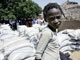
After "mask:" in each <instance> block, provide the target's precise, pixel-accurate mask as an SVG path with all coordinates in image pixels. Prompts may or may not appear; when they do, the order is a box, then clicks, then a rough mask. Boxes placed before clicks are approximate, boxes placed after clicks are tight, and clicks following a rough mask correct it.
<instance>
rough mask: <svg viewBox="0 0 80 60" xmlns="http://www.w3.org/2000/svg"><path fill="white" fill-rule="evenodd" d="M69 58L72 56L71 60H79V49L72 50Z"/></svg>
mask: <svg viewBox="0 0 80 60" xmlns="http://www.w3.org/2000/svg"><path fill="white" fill-rule="evenodd" d="M70 58H72V60H80V51H75V52H73V53H72V54H71V56H70Z"/></svg>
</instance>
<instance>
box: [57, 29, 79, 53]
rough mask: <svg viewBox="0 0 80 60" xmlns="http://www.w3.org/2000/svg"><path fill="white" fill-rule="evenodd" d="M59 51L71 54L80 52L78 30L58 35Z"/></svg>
mask: <svg viewBox="0 0 80 60" xmlns="http://www.w3.org/2000/svg"><path fill="white" fill-rule="evenodd" d="M57 38H58V41H59V46H60V48H59V49H60V51H61V52H63V53H64V54H65V53H69V54H71V53H72V52H74V51H80V29H76V30H73V29H66V30H63V31H61V32H59V33H58V36H57Z"/></svg>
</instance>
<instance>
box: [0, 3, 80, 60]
mask: <svg viewBox="0 0 80 60" xmlns="http://www.w3.org/2000/svg"><path fill="white" fill-rule="evenodd" d="M43 15H44V19H40V18H37V19H33V21H32V23H33V25H32V27H27V26H25V25H19V24H17V23H16V22H13V23H12V24H11V23H8V24H0V60H72V59H71V58H69V57H70V54H71V53H72V52H74V51H80V43H79V42H80V29H77V30H73V29H68V30H63V31H58V28H59V26H60V24H61V21H62V20H61V17H62V15H63V16H64V18H65V15H64V13H63V11H62V9H61V7H60V5H58V4H57V3H49V4H47V5H46V6H45V7H44V9H43Z"/></svg>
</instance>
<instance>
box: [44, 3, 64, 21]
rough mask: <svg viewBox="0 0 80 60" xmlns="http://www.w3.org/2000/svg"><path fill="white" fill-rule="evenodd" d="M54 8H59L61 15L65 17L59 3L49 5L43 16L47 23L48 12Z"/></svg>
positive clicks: (45, 8)
mask: <svg viewBox="0 0 80 60" xmlns="http://www.w3.org/2000/svg"><path fill="white" fill-rule="evenodd" d="M52 8H57V9H59V10H60V11H61V14H62V15H63V16H64V17H65V15H64V13H63V11H62V9H61V7H60V5H58V4H57V3H49V4H47V5H46V6H45V7H44V9H43V15H44V20H45V21H46V15H47V12H48V11H49V10H50V9H52Z"/></svg>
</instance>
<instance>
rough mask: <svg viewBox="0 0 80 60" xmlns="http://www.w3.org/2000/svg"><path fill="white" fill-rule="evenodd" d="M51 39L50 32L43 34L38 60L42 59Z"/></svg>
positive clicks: (38, 48) (39, 45)
mask: <svg viewBox="0 0 80 60" xmlns="http://www.w3.org/2000/svg"><path fill="white" fill-rule="evenodd" d="M50 38H51V33H50V31H44V32H42V34H41V36H40V41H39V43H38V46H37V52H36V59H41V56H42V55H43V53H44V51H45V49H46V47H47V45H48V42H49V40H50Z"/></svg>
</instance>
